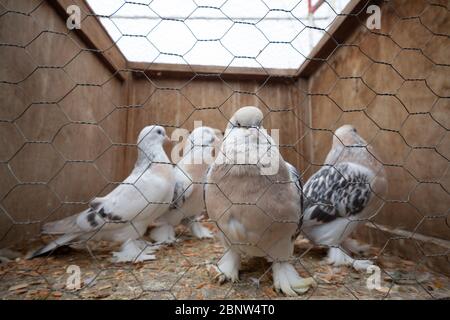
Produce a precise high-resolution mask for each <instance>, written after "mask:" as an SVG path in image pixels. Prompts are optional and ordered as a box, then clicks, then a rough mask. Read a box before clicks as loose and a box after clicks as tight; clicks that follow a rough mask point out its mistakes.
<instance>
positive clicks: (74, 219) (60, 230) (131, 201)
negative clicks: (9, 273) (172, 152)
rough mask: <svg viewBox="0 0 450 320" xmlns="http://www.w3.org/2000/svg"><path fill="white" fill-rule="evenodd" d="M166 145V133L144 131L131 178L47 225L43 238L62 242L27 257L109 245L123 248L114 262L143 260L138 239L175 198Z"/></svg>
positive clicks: (152, 128)
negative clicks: (94, 242) (85, 243)
mask: <svg viewBox="0 0 450 320" xmlns="http://www.w3.org/2000/svg"><path fill="white" fill-rule="evenodd" d="M168 140H169V139H168V137H167V135H166V132H165V130H164V128H163V127H161V126H156V125H154V126H147V127H145V128H144V129H143V130H142V131H141V132H140V134H139V137H138V142H137V147H138V157H137V161H136V163H135V166H134V169H133V170H132V172H131V174H130V175H129V176H128V177H127V178H126V179H125V180H124V181H123V182H122V183H121V184H119V185H118V186H117V187H116V188H115V189H114V190H112V191H111V192H110V193H109V194H108V195H106V196H104V197H99V198H94V199H93V200H92V201H90V203H89V208H88V209H86V210H84V211H83V212H81V213H78V214H75V215H72V216H69V217H67V218H64V219H62V220H59V221H54V222H50V223H47V224H45V225H44V226H43V230H42V233H43V234H49V235H56V236H58V238H57V239H56V240H54V241H52V242H50V243H49V244H47V245H46V246H44V247H43V248H40V249H39V250H36V251H34V252H32V253H31V254H30V255H29V256H28V257H29V258H33V257H36V256H40V255H43V254H45V253H48V252H51V251H53V250H54V249H56V248H58V247H60V246H63V245H69V244H72V243H79V242H83V241H86V240H106V241H111V242H118V243H122V244H123V247H122V251H121V252H116V253H114V260H116V261H130V260H135V259H138V260H139V259H144V258H145V256H146V255H147V254H149V253H148V252H144V251H145V249H146V248H147V247H148V245H147V243H145V242H143V241H142V240H139V238H140V237H142V236H143V235H144V233H145V232H146V230H147V227H148V225H149V224H150V223H151V222H153V221H155V220H156V219H157V218H159V217H160V216H161V215H162V214H163V213H164V212H165V211H166V210H167V208H168V207H169V205H170V203H171V201H172V197H173V190H174V187H175V174H174V169H173V166H172V164H171V163H170V160H169V158H168V157H167V155H166V153H165V151H164V149H163V143H164V142H166V141H168ZM149 249H150V248H149ZM147 258H153V257H152V256H151V255H149V256H148V257H147Z"/></svg>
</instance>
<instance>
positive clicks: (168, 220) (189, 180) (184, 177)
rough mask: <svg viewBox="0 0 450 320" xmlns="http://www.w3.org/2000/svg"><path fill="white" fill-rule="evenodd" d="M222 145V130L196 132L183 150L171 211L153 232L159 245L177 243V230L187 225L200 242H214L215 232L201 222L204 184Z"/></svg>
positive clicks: (151, 233) (199, 130)
mask: <svg viewBox="0 0 450 320" xmlns="http://www.w3.org/2000/svg"><path fill="white" fill-rule="evenodd" d="M219 143H220V137H219V130H217V129H213V128H210V127H198V128H195V129H194V130H193V131H192V133H191V134H190V135H189V137H188V138H187V139H186V143H185V145H184V148H183V156H182V158H181V159H180V161H178V163H177V164H176V167H175V176H176V185H175V192H174V195H173V201H172V204H171V205H170V207H169V209H168V210H167V211H166V212H165V213H164V214H163V215H162V216H161V217H159V218H158V219H157V220H156V222H155V224H156V227H154V228H153V229H152V230H151V232H150V237H151V238H152V239H153V240H155V241H157V242H158V243H171V242H174V241H175V240H176V237H175V230H174V227H176V226H177V225H179V224H180V223H181V222H184V223H186V224H188V225H189V228H190V230H191V232H192V234H193V235H194V236H195V237H197V238H198V239H203V238H212V237H213V234H212V233H211V231H210V230H209V229H208V228H206V227H204V226H203V225H202V224H201V222H200V221H198V220H199V217H200V216H201V214H202V212H203V211H204V208H205V202H204V199H203V182H204V180H205V175H206V171H207V170H208V167H209V165H210V164H211V162H212V161H214V158H213V150H214V148H215V147H217V146H218V145H219Z"/></svg>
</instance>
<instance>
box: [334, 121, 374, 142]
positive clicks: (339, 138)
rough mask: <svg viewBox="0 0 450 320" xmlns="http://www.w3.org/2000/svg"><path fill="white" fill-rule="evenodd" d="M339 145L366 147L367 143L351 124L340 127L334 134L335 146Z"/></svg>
mask: <svg viewBox="0 0 450 320" xmlns="http://www.w3.org/2000/svg"><path fill="white" fill-rule="evenodd" d="M335 144H338V145H342V144H344V146H354V145H366V144H367V143H366V142H365V141H364V139H363V138H361V136H360V135H359V134H358V131H357V130H356V128H355V127H354V126H352V125H350V124H346V125H343V126H342V127H339V128H338V129H337V130H336V131H335V132H334V137H333V145H335Z"/></svg>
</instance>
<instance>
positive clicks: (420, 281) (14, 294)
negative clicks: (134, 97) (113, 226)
mask: <svg viewBox="0 0 450 320" xmlns="http://www.w3.org/2000/svg"><path fill="white" fill-rule="evenodd" d="M178 231H180V230H178ZM110 249H111V248H110V247H107V245H106V244H100V245H97V246H96V248H95V249H94V250H93V251H92V253H89V251H88V250H75V249H70V248H66V249H59V251H58V252H57V253H56V254H54V255H53V256H49V257H43V258H36V259H34V260H24V259H21V258H19V259H16V260H15V261H11V262H7V263H3V264H0V298H1V299H286V297H284V296H283V295H281V294H280V293H277V292H276V291H274V289H273V287H272V274H271V269H270V264H269V263H268V262H266V261H265V259H260V258H243V261H242V269H241V272H240V281H239V282H237V283H234V284H231V283H225V284H222V285H220V284H218V283H216V282H214V281H213V280H212V274H211V273H210V267H209V266H210V264H211V263H214V262H216V261H217V260H218V259H219V258H220V257H221V254H222V252H223V249H222V247H221V245H220V243H219V242H218V241H216V240H212V239H209V240H197V239H193V238H192V237H191V236H190V235H189V234H188V232H184V230H181V236H180V241H179V242H178V243H176V244H174V245H171V246H165V247H162V248H161V249H160V250H159V251H157V252H156V260H153V261H146V262H141V263H136V264H131V263H119V264H117V263H116V264H114V263H111V262H110V258H111V253H110ZM373 250H374V252H375V251H376V248H374V249H373ZM295 251H296V256H301V259H300V261H301V263H300V262H297V263H296V264H295V266H296V268H297V270H298V271H299V273H300V274H301V275H302V276H305V277H306V276H308V274H310V275H312V276H313V277H314V278H315V280H316V282H317V285H316V286H314V287H313V288H311V289H310V290H309V291H308V292H307V293H306V294H304V295H301V296H298V297H296V298H289V299H433V298H449V297H450V279H449V278H448V277H446V276H443V275H440V274H437V273H434V272H432V271H431V270H428V269H427V268H426V267H424V266H418V265H416V264H415V263H414V262H411V261H407V260H403V259H401V258H399V257H395V256H392V255H388V254H383V255H382V256H380V257H379V258H378V260H377V265H378V266H379V267H380V268H381V283H380V286H379V287H378V288H375V289H371V290H370V289H369V288H368V287H367V285H366V284H367V279H368V277H369V276H370V274H366V273H362V272H357V271H354V270H353V269H352V268H349V267H339V268H336V267H331V266H329V265H326V264H324V263H323V258H324V256H325V253H326V251H325V250H324V249H320V248H312V246H311V245H310V244H309V243H308V241H307V240H303V239H299V240H297V242H296V248H295ZM70 265H77V266H79V267H80V271H81V277H80V279H81V288H80V289H79V290H76V291H71V290H67V289H66V282H67V279H68V277H69V276H70V274H69V273H68V272H67V268H68V267H69V266H70Z"/></svg>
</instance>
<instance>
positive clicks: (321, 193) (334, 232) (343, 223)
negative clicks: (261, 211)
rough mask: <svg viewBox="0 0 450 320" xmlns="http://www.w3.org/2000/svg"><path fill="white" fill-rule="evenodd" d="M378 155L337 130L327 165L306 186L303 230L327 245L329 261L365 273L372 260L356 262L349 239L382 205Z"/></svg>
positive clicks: (348, 130)
mask: <svg viewBox="0 0 450 320" xmlns="http://www.w3.org/2000/svg"><path fill="white" fill-rule="evenodd" d="M374 154H375V153H374V151H373V150H372V147H371V146H368V145H367V142H366V141H364V139H363V138H362V137H361V136H359V134H358V132H357V131H356V129H355V128H354V127H353V126H351V125H344V126H342V127H340V128H339V129H337V130H336V131H335V133H334V137H333V145H332V148H331V150H330V152H329V153H328V156H327V158H326V160H325V165H324V166H323V167H322V168H321V169H320V170H318V171H317V172H316V173H315V174H314V175H312V176H311V178H309V180H308V181H307V182H306V184H305V186H304V206H305V207H304V216H303V228H302V231H303V233H304V234H305V235H306V237H307V238H308V239H309V240H311V241H312V242H313V243H315V244H317V245H323V246H328V247H329V251H328V258H327V262H328V263H329V264H333V265H335V266H340V265H352V266H353V267H354V268H355V269H357V270H366V269H367V267H368V266H370V265H372V261H370V260H356V259H353V258H352V257H351V256H350V255H349V254H348V253H347V252H346V251H350V252H354V253H357V252H356V251H359V249H361V248H362V247H358V245H357V243H356V241H354V240H352V239H350V238H349V236H350V234H351V233H352V232H353V231H354V230H355V229H356V228H357V227H358V226H359V225H360V224H361V223H362V222H364V221H365V220H366V219H368V218H370V217H372V216H374V215H375V214H377V212H378V211H379V210H380V209H381V207H382V206H383V203H384V202H383V197H384V196H385V194H386V192H387V182H386V173H385V170H384V168H383V165H382V164H381V163H380V162H378V161H377V160H376V158H375V157H374Z"/></svg>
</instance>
